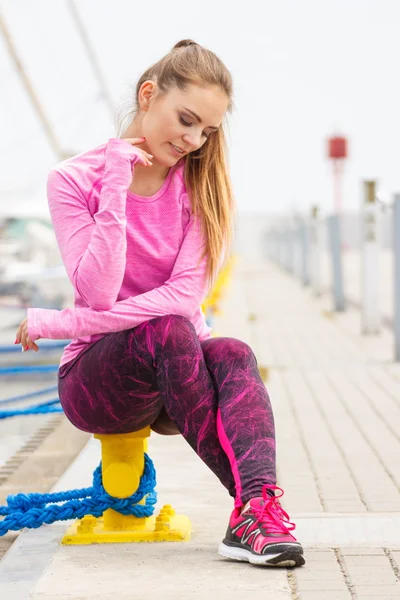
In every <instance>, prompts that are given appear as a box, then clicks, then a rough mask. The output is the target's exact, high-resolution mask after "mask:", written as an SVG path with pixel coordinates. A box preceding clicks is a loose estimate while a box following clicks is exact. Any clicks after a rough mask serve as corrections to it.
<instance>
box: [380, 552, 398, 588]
mask: <svg viewBox="0 0 400 600" xmlns="http://www.w3.org/2000/svg"><path fill="white" fill-rule="evenodd" d="M382 550H383V551H384V553H385V554H386V556H387V558H388V560H389V562H390V566H391V567H392V569H393V572H394V574H395V576H396V579H397V581H400V568H399V566H398V564H397V562H396V560H395V558H394V556H393V554H392V552H391V550H390V548H382Z"/></svg>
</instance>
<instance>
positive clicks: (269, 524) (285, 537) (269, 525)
mask: <svg viewBox="0 0 400 600" xmlns="http://www.w3.org/2000/svg"><path fill="white" fill-rule="evenodd" d="M268 489H270V490H271V491H272V490H274V491H275V490H278V491H280V492H282V493H281V494H279V496H270V495H269V494H268V492H267V490H268ZM262 492H263V495H262V498H253V499H252V500H250V502H249V506H248V507H247V508H246V509H245V510H244V511H243V512H242V513H240V510H241V509H240V508H235V509H234V510H233V512H232V514H231V518H230V521H229V525H228V529H227V532H226V536H225V539H224V540H223V542H222V543H221V544H220V546H219V549H218V554H220V555H221V556H225V557H226V558H232V559H234V560H240V561H248V562H250V563H252V564H254V565H265V566H267V567H301V566H302V565H304V564H305V562H306V561H305V560H304V557H303V548H302V546H301V544H300V543H299V542H298V541H297V540H296V538H295V537H294V536H293V535H292V534H291V533H290V532H291V531H293V529H295V527H296V525H295V524H294V523H291V522H290V521H289V515H288V514H287V513H286V512H285V511H284V510H283V508H282V507H281V505H280V503H279V500H278V498H280V497H282V496H283V490H282V489H281V488H279V487H276V486H274V485H265V486H264V487H263V490H262Z"/></svg>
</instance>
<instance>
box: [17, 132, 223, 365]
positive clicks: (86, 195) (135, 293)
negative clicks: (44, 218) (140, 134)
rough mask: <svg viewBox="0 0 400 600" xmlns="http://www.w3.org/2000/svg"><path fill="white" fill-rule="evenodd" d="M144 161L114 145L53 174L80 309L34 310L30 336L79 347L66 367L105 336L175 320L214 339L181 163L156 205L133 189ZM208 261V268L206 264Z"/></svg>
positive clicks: (61, 241)
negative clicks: (151, 321)
mask: <svg viewBox="0 0 400 600" xmlns="http://www.w3.org/2000/svg"><path fill="white" fill-rule="evenodd" d="M141 160H142V159H141V155H140V152H139V151H138V149H137V148H135V147H134V146H132V145H131V144H129V143H128V142H126V141H125V140H123V139H119V138H112V139H110V140H109V141H108V143H106V144H102V145H101V146H98V147H96V148H94V149H92V150H90V151H88V152H84V153H82V154H79V155H77V156H75V157H73V158H71V159H68V160H66V161H64V162H62V163H60V164H59V165H57V167H55V168H54V169H52V171H51V172H50V174H49V178H48V202H49V209H50V214H51V218H52V222H53V226H54V230H55V234H56V238H57V242H58V245H59V248H60V252H61V256H62V259H63V262H64V264H65V268H66V271H67V274H68V277H69V279H70V281H71V283H72V285H73V287H74V291H75V302H74V305H75V308H66V309H64V310H61V311H59V310H49V309H41V308H30V309H28V333H29V336H30V338H31V340H32V341H35V340H37V339H38V338H48V339H72V342H71V343H70V344H69V345H67V346H66V347H65V349H64V353H63V356H62V359H61V362H60V366H62V365H64V364H66V363H68V362H69V361H71V360H73V359H74V358H76V357H77V356H78V355H79V354H80V353H81V352H83V351H84V350H86V349H87V348H88V346H89V345H90V344H93V343H94V342H96V341H97V340H99V339H100V338H102V337H103V336H104V335H106V334H108V333H111V332H116V331H123V330H126V329H131V328H133V327H136V326H137V325H140V324H141V323H143V322H144V321H147V320H149V319H153V318H155V317H160V316H163V315H168V314H175V315H181V316H183V317H186V318H187V319H188V320H190V321H191V322H192V324H193V325H194V327H195V330H196V333H197V335H198V337H199V339H200V340H201V341H203V340H205V339H208V338H210V337H211V329H210V327H208V325H207V324H206V321H205V318H204V315H203V312H202V310H201V308H200V304H201V302H202V300H203V299H204V296H205V295H206V293H207V289H206V285H205V269H206V257H204V258H203V259H202V260H201V261H200V257H201V254H202V253H203V251H204V240H203V238H202V235H201V231H200V223H199V219H198V218H197V217H195V216H194V215H193V213H192V209H191V205H190V200H189V197H188V193H187V190H186V186H185V182H184V177H183V170H184V160H185V159H181V160H179V161H178V163H176V165H174V166H173V167H172V168H171V169H170V170H169V173H168V176H167V178H166V179H165V181H164V183H163V185H162V187H161V188H160V189H159V190H158V191H157V192H156V193H155V194H153V196H149V197H144V196H139V195H137V194H134V193H132V192H131V191H129V190H128V187H129V186H130V183H131V181H132V174H133V177H134V171H135V164H136V163H137V162H140V161H141ZM199 261H200V262H199Z"/></svg>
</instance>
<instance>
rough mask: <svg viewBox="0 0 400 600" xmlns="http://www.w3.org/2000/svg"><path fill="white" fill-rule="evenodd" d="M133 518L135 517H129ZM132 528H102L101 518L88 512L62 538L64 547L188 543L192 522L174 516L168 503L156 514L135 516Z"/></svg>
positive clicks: (183, 517)
mask: <svg viewBox="0 0 400 600" xmlns="http://www.w3.org/2000/svg"><path fill="white" fill-rule="evenodd" d="M128 518H130V519H132V520H135V517H128ZM136 521H137V527H136V528H135V527H132V528H131V529H118V530H113V529H105V528H104V519H103V518H99V519H96V517H93V516H92V515H87V516H86V517H83V519H79V520H77V521H75V523H73V524H72V525H71V527H69V529H68V530H67V532H66V534H65V536H64V537H63V539H62V542H61V543H62V544H63V545H66V546H73V545H78V544H81V545H84V544H115V543H120V542H125V543H127V542H188V541H189V540H190V535H191V531H192V525H191V522H190V521H189V519H188V517H186V516H185V515H175V511H174V510H173V508H172V507H170V506H168V505H167V506H164V507H163V508H162V509H161V511H160V514H159V515H158V517H154V516H153V517H148V518H147V519H136Z"/></svg>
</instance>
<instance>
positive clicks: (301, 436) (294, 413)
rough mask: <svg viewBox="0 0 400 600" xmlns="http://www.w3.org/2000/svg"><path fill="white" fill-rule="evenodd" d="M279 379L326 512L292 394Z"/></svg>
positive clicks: (284, 382) (283, 380)
mask: <svg viewBox="0 0 400 600" xmlns="http://www.w3.org/2000/svg"><path fill="white" fill-rule="evenodd" d="M281 379H282V385H283V387H284V389H285V392H286V396H287V399H288V402H289V406H290V408H291V410H292V413H293V418H294V420H295V422H296V425H297V431H298V433H299V438H300V441H301V444H302V446H303V449H304V452H305V455H306V456H307V460H308V464H309V465H310V470H311V472H312V474H313V477H314V481H315V486H316V488H317V493H318V498H319V501H320V503H321V506H322V509H323V511H324V512H327V510H326V504H325V500H324V497H323V494H322V489H321V486H320V483H319V479H318V474H317V472H316V470H315V465H314V461H313V459H312V457H311V454H310V451H309V449H308V446H307V443H306V440H305V437H304V433H303V430H302V428H301V424H300V421H299V418H298V415H297V410H296V408H295V405H294V402H293V398H292V395H291V393H290V391H289V389H288V386H287V384H286V381H285V377H284V376H282V378H281Z"/></svg>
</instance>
